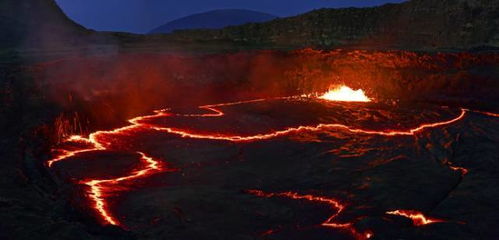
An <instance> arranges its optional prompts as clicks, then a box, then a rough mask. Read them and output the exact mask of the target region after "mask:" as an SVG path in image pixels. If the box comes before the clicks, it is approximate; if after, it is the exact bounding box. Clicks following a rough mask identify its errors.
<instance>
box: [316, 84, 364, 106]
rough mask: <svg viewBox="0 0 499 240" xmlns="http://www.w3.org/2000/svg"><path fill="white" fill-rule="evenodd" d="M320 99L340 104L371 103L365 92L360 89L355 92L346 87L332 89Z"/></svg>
mask: <svg viewBox="0 0 499 240" xmlns="http://www.w3.org/2000/svg"><path fill="white" fill-rule="evenodd" d="M319 98H320V99H324V100H328V101H340V102H370V101H371V99H370V98H368V97H367V96H366V94H365V93H364V90H362V89H358V90H353V89H351V88H349V87H347V86H345V85H343V86H340V87H336V88H330V89H329V91H328V92H327V93H324V94H323V95H321V96H319Z"/></svg>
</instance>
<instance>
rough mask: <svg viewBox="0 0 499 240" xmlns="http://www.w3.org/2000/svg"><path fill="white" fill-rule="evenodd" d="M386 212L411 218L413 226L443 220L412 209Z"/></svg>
mask: <svg viewBox="0 0 499 240" xmlns="http://www.w3.org/2000/svg"><path fill="white" fill-rule="evenodd" d="M386 214H390V215H397V216H402V217H406V218H409V219H411V220H412V223H413V224H414V226H423V225H428V224H432V223H439V222H445V221H444V220H442V219H437V218H430V217H426V216H425V215H423V213H421V212H418V211H414V210H395V211H388V212H386Z"/></svg>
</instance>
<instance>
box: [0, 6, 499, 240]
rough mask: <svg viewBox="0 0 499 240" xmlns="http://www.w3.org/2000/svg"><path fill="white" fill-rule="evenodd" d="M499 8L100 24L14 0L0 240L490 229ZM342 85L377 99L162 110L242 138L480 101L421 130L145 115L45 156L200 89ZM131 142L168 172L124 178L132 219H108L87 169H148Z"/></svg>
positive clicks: (197, 94)
mask: <svg viewBox="0 0 499 240" xmlns="http://www.w3.org/2000/svg"><path fill="white" fill-rule="evenodd" d="M498 17H499V12H498V2H497V1H488V0H476V1H472V0H467V1H465V0H462V1H461V0H459V1H451V0H443V1H431V0H412V1H409V2H407V3H403V4H398V5H385V6H381V7H376V8H367V9H340V10H336V9H323V10H317V11H313V12H310V13H307V14H304V15H300V16H296V17H291V18H284V19H276V20H273V21H271V22H268V23H260V24H246V25H242V26H234V27H229V28H224V29H221V30H189V31H180V32H176V33H173V34H165V35H161V34H160V35H154V36H146V35H134V34H126V33H103V32H94V31H91V30H87V29H85V28H83V27H81V26H79V25H78V24H76V23H74V22H72V21H70V20H69V19H68V18H67V17H66V16H65V15H64V14H63V12H62V11H61V10H60V9H59V8H58V7H57V5H56V4H55V2H54V1H52V0H30V1H28V0H22V1H17V0H16V1H14V0H7V1H1V2H0V19H1V21H0V29H1V30H2V34H1V35H0V46H1V48H0V131H1V132H2V134H1V138H0V160H1V161H2V168H0V171H1V173H0V217H1V219H2V222H1V223H0V239H16V240H17V239H33V238H34V237H35V238H37V239H324V238H334V239H352V238H357V239H359V236H364V237H365V236H366V235H365V234H367V233H371V232H372V234H374V237H373V238H372V239H495V238H496V236H497V234H498V232H497V228H496V227H495V226H498V225H499V219H498V217H497V214H496V212H497V211H498V210H497V204H496V202H497V201H498V200H499V195H498V191H497V187H496V186H497V183H496V181H497V177H496V175H497V172H498V169H497V161H498V156H499V153H498V152H499V148H498V146H499V144H498V141H499V140H498V136H499V135H498V131H499V126H498V121H499V120H498V118H496V117H493V116H491V115H485V114H483V113H479V112H475V110H479V111H483V112H490V113H499V106H498V105H497V104H498V103H499V95H498V94H497V91H498V90H499V79H498V76H499V74H498V73H499V64H498V62H499V54H497V47H499V45H498V44H499V42H498V34H499V31H498V21H497V19H498ZM311 48H314V49H316V50H313V49H311ZM339 48H341V49H339ZM271 49H272V50H271ZM276 49H277V50H276ZM295 49H301V50H295ZM359 49H362V50H359ZM337 84H346V85H348V86H350V87H352V88H361V89H364V90H365V91H366V93H367V95H368V96H370V97H373V98H375V99H376V102H374V103H343V104H339V103H327V102H323V101H317V100H314V99H312V100H310V99H308V100H306V99H301V100H298V99H294V100H288V101H285V100H278V101H264V102H257V103H248V104H239V105H234V106H226V107H220V109H223V111H224V112H225V113H226V115H225V116H223V117H200V116H198V117H195V116H191V117H182V116H176V117H175V116H173V117H172V116H170V117H161V118H158V119H154V120H157V121H153V122H149V123H150V124H152V123H154V125H155V126H156V125H159V126H161V127H171V126H175V127H177V128H178V129H189V130H191V131H195V132H200V133H204V134H207V133H211V134H214V133H225V134H241V135H245V136H247V135H253V134H258V133H268V132H272V131H276V130H282V129H283V128H287V127H296V126H301V125H315V124H318V123H339V124H344V125H346V126H350V127H353V128H361V129H369V130H373V131H385V130H390V129H391V130H393V129H408V128H414V127H417V126H419V125H420V124H423V123H431V122H439V121H446V120H449V119H453V118H455V117H456V116H458V115H459V113H460V111H461V110H460V109H461V108H467V109H470V110H473V111H469V112H467V114H466V116H465V117H464V118H463V119H460V120H459V121H456V122H454V123H452V124H448V125H444V126H439V127H435V128H429V129H424V130H423V131H420V132H417V133H416V134H414V135H410V136H379V135H372V134H361V133H355V132H351V131H347V130H346V129H341V128H340V129H338V128H330V129H329V128H328V129H321V131H308V132H298V133H293V134H286V135H283V136H279V137H275V138H270V139H265V140H254V141H247V142H230V141H224V140H207V139H191V138H180V137H179V136H178V135H175V134H169V133H165V132H161V131H157V130H151V129H150V128H142V127H141V128H139V129H135V130H133V131H130V132H127V134H124V135H123V134H121V133H120V134H116V135H113V134H111V135H110V136H109V140H110V141H111V142H112V144H111V145H109V146H108V148H106V150H101V151H94V152H87V153H82V154H79V155H77V156H75V157H72V158H68V159H64V160H65V161H61V162H59V163H56V164H54V166H53V167H52V168H48V167H47V161H48V160H50V159H53V158H54V157H55V156H57V153H58V151H55V152H54V151H53V150H54V149H55V150H57V149H59V150H60V149H68V148H69V149H72V150H74V149H81V148H83V149H84V148H88V147H91V146H89V143H78V144H75V143H72V142H70V143H67V142H64V140H65V139H67V138H68V137H69V136H71V135H74V134H78V135H82V136H87V135H88V134H90V133H92V132H94V131H96V130H111V129H115V128H116V127H122V126H126V125H127V124H128V123H126V120H127V119H130V118H133V117H136V116H144V115H148V114H152V111H153V110H155V109H161V108H165V107H172V109H171V110H170V112H171V113H183V114H188V113H191V114H193V113H195V114H200V113H209V111H208V112H207V110H200V109H198V108H197V106H201V105H203V104H213V103H222V102H232V101H238V100H247V99H260V98H266V99H268V98H274V97H283V96H296V95H301V94H309V93H316V92H324V91H325V90H326V89H327V88H328V87H329V86H330V85H337ZM106 141H107V140H106ZM137 151H141V152H143V153H144V154H147V155H148V156H151V157H154V159H157V160H158V161H161V162H162V163H163V165H162V167H163V168H162V171H154V172H152V173H151V174H148V175H147V176H146V177H144V178H138V179H135V180H134V181H130V182H127V181H125V182H124V183H123V184H122V183H120V184H116V185H113V189H112V190H113V191H111V192H107V194H109V195H106V196H105V197H104V198H105V199H106V201H109V204H110V208H109V211H110V212H111V213H112V214H114V215H113V216H116V218H117V219H119V222H120V224H121V225H120V226H111V225H109V224H106V221H104V220H103V219H102V216H100V215H99V214H98V213H97V212H96V211H95V209H94V208H92V201H91V199H90V198H89V192H88V190H89V189H88V185H85V184H84V182H85V181H88V180H89V179H101V180H102V179H110V178H115V177H120V176H124V175H127V174H130V173H133V172H134V171H135V170H140V169H141V168H142V167H144V166H143V163H142V162H140V161H138V160H140V155H139V154H138V153H137ZM464 169H466V170H467V171H468V172H466V174H465V171H464ZM163 170H164V171H163ZM114 187H116V188H114ZM250 190H261V191H264V193H260V195H259V194H258V192H256V191H250ZM284 192H293V193H296V194H302V195H307V194H311V195H313V196H317V197H324V198H328V199H329V198H331V199H336V200H338V201H339V202H341V203H342V204H344V205H345V208H344V210H343V211H342V212H341V213H340V214H339V215H338V216H336V217H335V218H334V222H335V223H351V224H352V225H351V226H350V227H343V228H338V227H337V228H334V227H333V228H332V227H325V226H321V224H322V223H324V221H325V220H327V219H328V218H329V217H331V216H333V215H334V214H335V213H336V212H338V208H336V207H334V206H332V205H331V204H324V203H321V202H318V201H310V200H303V199H302V200H299V199H298V200H297V199H290V198H289V197H285V196H269V195H268V194H271V193H274V194H279V193H284ZM397 209H399V210H417V211H419V212H421V213H423V214H424V215H425V216H427V217H433V218H436V219H441V220H443V222H438V223H432V224H428V225H424V226H414V225H413V224H412V222H411V221H410V220H409V219H408V218H405V217H400V216H395V215H390V214H387V211H393V210H397ZM352 229H354V230H355V231H356V233H358V234H355V233H353V232H352ZM359 234H360V235H359Z"/></svg>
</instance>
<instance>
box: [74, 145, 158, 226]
mask: <svg viewBox="0 0 499 240" xmlns="http://www.w3.org/2000/svg"><path fill="white" fill-rule="evenodd" d="M137 153H138V154H140V156H141V158H140V159H141V161H142V162H143V163H144V164H145V167H144V168H142V169H141V170H137V171H135V172H132V173H131V174H130V175H127V176H124V177H119V178H113V179H105V180H96V179H93V180H87V181H82V184H85V185H87V186H89V187H90V191H89V194H88V197H89V198H90V199H91V200H92V201H93V207H94V209H96V210H97V212H98V213H99V214H100V215H101V216H102V218H103V219H104V220H105V221H106V222H107V223H109V224H112V225H119V221H118V220H117V219H116V218H115V217H114V216H112V215H111V214H110V212H109V208H108V206H107V203H106V200H105V197H106V193H109V192H111V191H113V190H114V189H116V187H115V186H116V184H119V183H121V182H123V181H130V180H134V179H137V178H142V177H144V176H148V175H151V174H152V173H154V172H159V171H162V167H161V165H160V162H159V161H157V160H154V159H153V158H151V157H148V156H146V155H145V154H144V153H142V152H137Z"/></svg>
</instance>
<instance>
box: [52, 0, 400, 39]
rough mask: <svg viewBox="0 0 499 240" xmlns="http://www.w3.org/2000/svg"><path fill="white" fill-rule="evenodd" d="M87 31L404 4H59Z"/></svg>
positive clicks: (174, 0)
mask: <svg viewBox="0 0 499 240" xmlns="http://www.w3.org/2000/svg"><path fill="white" fill-rule="evenodd" d="M56 1H57V2H58V3H59V5H60V6H61V8H62V9H63V10H64V11H65V12H66V14H67V15H68V16H69V17H70V18H72V19H73V20H75V21H76V22H78V23H80V24H82V25H84V26H85V27H87V28H91V29H95V30H100V31H124V32H136V33H143V32H148V31H149V30H151V29H153V28H155V27H158V26H160V25H162V24H165V23H167V22H169V21H171V20H175V19H177V18H180V17H184V16H188V15H191V14H194V13H199V12H204V11H209V10H214V9H227V8H235V9H250V10H256V11H261V12H265V13H270V14H273V15H276V16H280V17H285V16H291V15H296V14H299V13H303V12H307V11H310V10H312V9H316V8H323V7H336V8H338V7H351V6H354V7H363V6H375V5H380V4H383V3H389V2H392V3H396V2H403V1H404V0H56Z"/></svg>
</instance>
